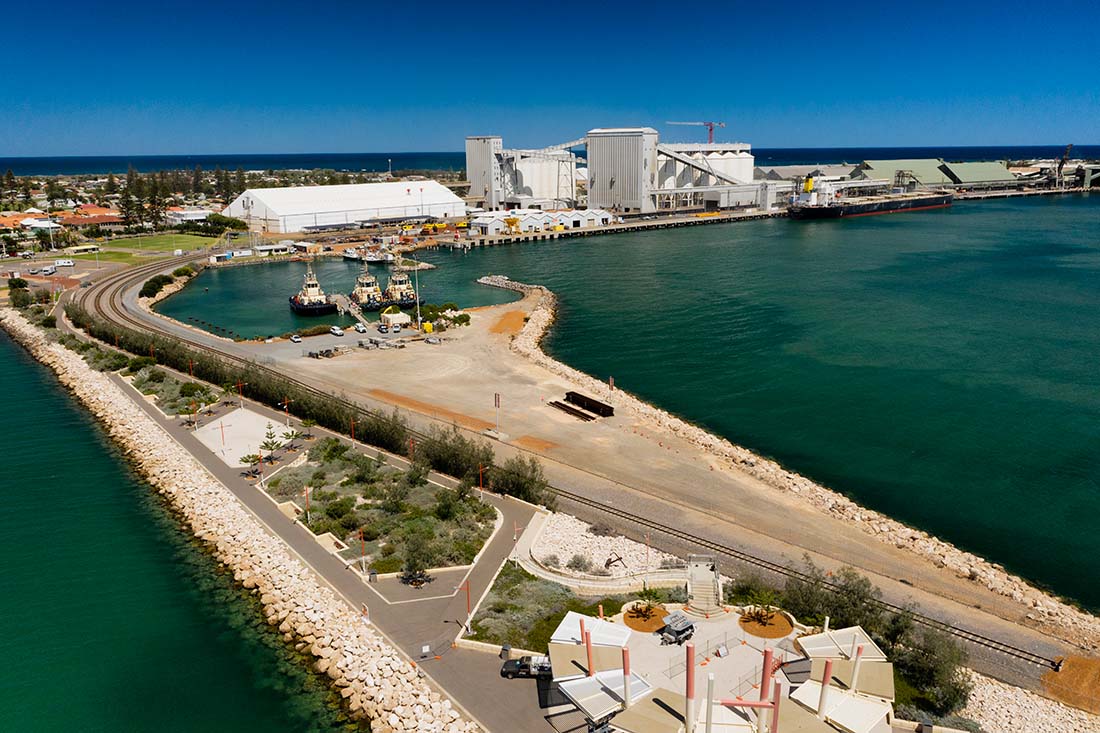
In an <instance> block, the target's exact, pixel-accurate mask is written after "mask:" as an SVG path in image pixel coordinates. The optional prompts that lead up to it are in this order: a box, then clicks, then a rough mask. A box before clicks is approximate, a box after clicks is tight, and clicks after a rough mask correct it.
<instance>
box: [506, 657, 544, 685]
mask: <svg viewBox="0 0 1100 733" xmlns="http://www.w3.org/2000/svg"><path fill="white" fill-rule="evenodd" d="M552 674H553V673H552V671H551V669H550V657H520V658H519V659H509V660H508V661H507V662H505V663H504V665H503V666H502V667H501V668H500V676H501V677H507V678H508V679H510V680H512V679H515V678H516V677H539V678H545V679H549V678H550V677H551V676H552Z"/></svg>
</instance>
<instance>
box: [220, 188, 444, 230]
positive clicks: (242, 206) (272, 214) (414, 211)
mask: <svg viewBox="0 0 1100 733" xmlns="http://www.w3.org/2000/svg"><path fill="white" fill-rule="evenodd" d="M222 213H223V214H225V215H226V216H232V217H234V218H237V219H243V220H244V221H246V222H248V225H249V228H250V229H252V230H253V231H260V232H276V233H280V234H289V233H291V232H301V231H309V230H311V229H319V228H331V227H338V226H345V225H346V226H355V225H356V224H358V223H360V222H376V221H387V220H401V219H407V218H411V217H420V216H431V217H436V218H451V217H458V216H465V214H466V204H465V203H464V202H463V201H462V199H460V198H459V197H458V196H456V195H455V194H454V192H452V191H451V190H450V189H449V188H447V187H446V186H444V185H442V184H441V183H439V182H438V181H397V182H393V183H355V184H348V185H340V186H288V187H284V188H250V189H248V190H247V191H245V192H244V193H242V194H241V195H240V196H238V197H237V198H236V199H234V200H233V202H232V203H230V204H229V206H227V207H226V208H225V210H224V211H223V212H222Z"/></svg>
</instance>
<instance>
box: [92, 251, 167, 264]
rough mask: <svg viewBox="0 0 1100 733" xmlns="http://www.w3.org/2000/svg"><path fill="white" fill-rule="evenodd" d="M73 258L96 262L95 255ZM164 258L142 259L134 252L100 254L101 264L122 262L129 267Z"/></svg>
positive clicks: (151, 257)
mask: <svg viewBox="0 0 1100 733" xmlns="http://www.w3.org/2000/svg"><path fill="white" fill-rule="evenodd" d="M72 258H73V259H74V260H88V261H91V262H95V261H96V256H95V254H84V255H73V256H72ZM162 258H163V255H161V256H160V257H158V256H150V257H142V256H141V255H138V254H135V253H133V252H100V253H99V261H100V262H122V263H124V264H127V265H133V264H136V263H138V262H152V261H154V260H157V259H162Z"/></svg>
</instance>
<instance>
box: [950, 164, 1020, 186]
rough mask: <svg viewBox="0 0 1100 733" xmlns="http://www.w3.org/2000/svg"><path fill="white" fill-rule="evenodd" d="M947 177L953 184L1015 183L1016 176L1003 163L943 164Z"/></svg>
mask: <svg viewBox="0 0 1100 733" xmlns="http://www.w3.org/2000/svg"><path fill="white" fill-rule="evenodd" d="M944 165H945V166H946V167H947V172H948V175H950V176H951V178H952V179H953V180H954V181H955V183H984V182H987V181H1015V180H1016V176H1014V175H1012V173H1011V172H1010V171H1009V170H1008V168H1007V167H1005V164H1004V163H1000V162H997V163H944Z"/></svg>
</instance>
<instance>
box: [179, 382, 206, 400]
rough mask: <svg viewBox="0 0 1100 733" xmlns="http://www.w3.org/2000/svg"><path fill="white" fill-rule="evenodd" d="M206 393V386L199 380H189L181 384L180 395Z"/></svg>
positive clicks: (192, 395)
mask: <svg viewBox="0 0 1100 733" xmlns="http://www.w3.org/2000/svg"><path fill="white" fill-rule="evenodd" d="M205 393H206V387H204V386H202V385H201V384H198V383H197V382H187V383H185V384H182V385H180V397H198V396H199V395H203V394H205Z"/></svg>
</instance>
